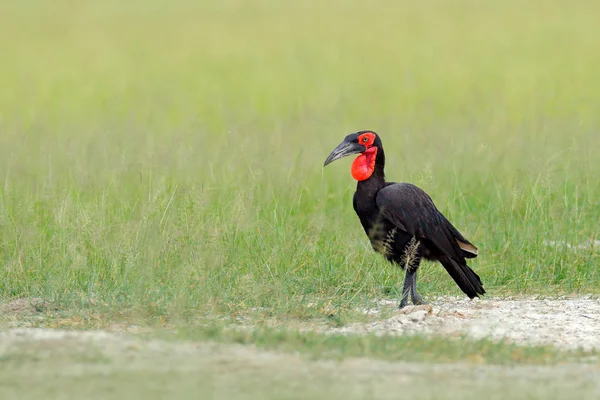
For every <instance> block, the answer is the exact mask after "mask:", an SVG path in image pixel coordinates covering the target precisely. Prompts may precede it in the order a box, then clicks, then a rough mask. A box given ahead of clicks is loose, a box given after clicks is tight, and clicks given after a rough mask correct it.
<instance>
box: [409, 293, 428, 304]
mask: <svg viewBox="0 0 600 400" xmlns="http://www.w3.org/2000/svg"><path fill="white" fill-rule="evenodd" d="M412 303H413V304H414V305H415V306H424V305H427V304H429V303H428V302H426V301H425V300H423V298H422V297H421V296H420V295H419V294H417V293H415V294H414V295H413V296H412Z"/></svg>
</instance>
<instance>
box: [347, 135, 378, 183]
mask: <svg viewBox="0 0 600 400" xmlns="http://www.w3.org/2000/svg"><path fill="white" fill-rule="evenodd" d="M374 141H375V134H374V133H372V132H366V133H363V134H361V135H360V136H359V137H358V143H360V144H362V145H363V146H365V151H363V152H362V153H361V154H360V155H359V156H358V157H356V159H355V160H354V161H353V162H352V170H351V171H352V177H353V178H354V179H356V180H357V181H364V180H366V179H369V178H370V177H371V175H372V174H373V171H375V158H376V157H377V147H374V146H373V142H374Z"/></svg>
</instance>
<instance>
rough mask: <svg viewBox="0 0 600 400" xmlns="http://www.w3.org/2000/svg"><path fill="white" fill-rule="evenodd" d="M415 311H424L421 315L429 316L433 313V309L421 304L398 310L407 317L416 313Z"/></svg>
mask: <svg viewBox="0 0 600 400" xmlns="http://www.w3.org/2000/svg"><path fill="white" fill-rule="evenodd" d="M417 311H424V313H423V315H424V316H427V315H431V313H433V308H432V307H431V306H430V305H429V304H423V305H419V306H406V307H404V308H401V309H400V314H404V315H409V314H412V313H416V312H417Z"/></svg>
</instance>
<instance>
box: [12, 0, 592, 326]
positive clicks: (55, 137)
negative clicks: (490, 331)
mask: <svg viewBox="0 0 600 400" xmlns="http://www.w3.org/2000/svg"><path fill="white" fill-rule="evenodd" d="M598 12H600V6H599V5H598V4H597V3H595V2H592V1H585V0H580V1H570V2H564V1H556V2H547V1H541V0H539V1H538V0H533V1H529V2H526V3H522V2H517V1H507V2H504V1H503V2H500V1H478V2H475V1H467V0H461V1H449V0H433V1H428V2H408V1H405V2H397V3H392V2H385V1H376V2H361V1H358V0H354V1H351V2H342V1H330V2H325V3H321V2H317V1H313V0H309V1H305V2H300V3H293V2H280V1H274V0H263V1H255V2H252V3H251V4H247V3H246V2H242V1H235V0H225V1H205V2H193V1H191V0H188V1H186V0H179V1H173V2H171V1H166V0H152V1H142V0H134V1H129V2H127V4H126V5H125V4H123V3H122V2H117V1H108V2H91V1H83V2H78V3H77V4H74V3H72V2H63V1H57V2H51V3H50V2H44V1H35V2H34V4H31V2H28V3H27V5H24V4H23V3H22V2H17V1H9V2H7V3H6V4H5V5H4V6H3V7H2V12H1V13H0V25H1V26H2V27H3V28H2V29H3V35H1V37H0V54H1V56H2V62H1V63H0V87H1V88H2V90H1V91H0V110H1V112H0V260H1V261H2V265H3V268H2V269H1V270H0V296H1V297H3V298H4V299H10V298H14V297H33V296H39V297H43V298H45V299H48V300H53V301H55V302H58V303H59V304H61V305H62V306H61V307H63V308H65V309H86V308H93V309H103V310H109V311H113V312H116V311H117V310H119V311H122V310H135V313H136V316H138V317H140V318H142V317H143V316H148V317H149V318H151V317H156V316H185V317H188V316H192V317H200V318H204V317H218V316H223V315H225V316H236V315H238V314H244V313H250V312H251V311H252V309H253V308H255V307H264V308H265V309H266V310H268V312H269V313H272V315H275V316H278V317H281V318H288V317H289V318H301V319H304V318H314V317H315V316H316V317H320V316H321V315H322V313H321V311H320V310H322V309H331V308H333V309H336V310H340V312H344V311H347V312H350V311H348V310H351V309H352V308H353V307H354V306H357V305H360V306H362V305H368V304H369V302H371V301H373V300H375V299H379V298H382V297H393V296H398V292H399V285H398V283H399V280H400V279H401V274H400V273H399V271H398V270H396V269H394V268H393V267H391V266H390V265H388V264H387V263H386V262H385V261H383V260H382V259H381V257H380V256H378V255H376V254H374V253H373V252H372V250H371V249H370V247H369V244H368V242H367V240H366V238H365V237H364V232H363V231H362V228H361V227H360V224H359V222H358V219H357V218H356V216H355V215H354V211H353V210H352V206H351V197H352V193H353V190H354V185H355V183H354V182H353V181H352V178H351V177H350V174H349V168H348V165H349V161H340V162H338V163H336V164H333V165H331V166H329V167H327V168H326V169H323V168H322V163H323V161H324V159H325V157H326V156H327V154H328V153H329V151H330V150H331V149H333V147H335V146H336V145H337V144H338V142H339V141H340V140H341V139H342V138H343V137H344V136H345V135H346V134H348V133H351V132H353V131H357V130H360V129H374V130H376V131H377V132H379V133H380V134H381V136H382V139H383V142H384V146H385V149H386V156H387V160H388V164H387V175H388V178H389V179H391V180H396V181H398V180H401V181H410V182H413V183H415V184H418V185H420V186H421V187H423V188H424V189H425V190H426V191H427V192H428V193H429V194H430V195H431V196H432V197H433V199H434V201H435V202H436V203H437V205H438V207H439V208H440V209H441V210H442V211H443V212H444V213H445V214H446V215H447V216H448V217H449V219H450V220H451V221H452V222H453V223H454V224H455V225H456V226H457V227H458V228H459V229H460V230H461V231H462V232H463V233H464V234H465V235H466V236H467V237H468V238H469V239H471V240H472V241H473V242H474V243H475V244H476V245H477V246H478V247H479V249H480V256H479V258H478V259H477V260H475V261H473V262H472V266H473V268H474V269H475V270H476V271H478V273H480V275H481V277H482V280H483V282H484V284H485V287H486V289H487V291H488V293H490V294H491V295H496V294H506V293H509V294H523V293H529V294H538V293H539V294H552V293H581V292H585V293H589V292H593V293H598V292H600V285H599V283H600V272H599V271H600V270H599V268H598V265H599V262H600V253H599V252H598V250H597V249H587V250H578V251H574V250H569V249H567V248H565V247H554V248H553V247H547V246H545V245H544V243H543V242H544V240H556V241H565V242H568V243H573V244H577V243H580V242H583V241H587V240H590V239H591V240H593V239H596V238H598V221H599V220H600V204H599V203H598V198H600V180H598V178H597V177H598V176H600V175H599V174H600V162H598V155H597V154H598V149H599V148H600V134H599V131H598V129H599V127H600V121H599V119H598V115H600V83H599V81H598V79H597V74H598V73H597V71H599V70H600V55H599V53H598V51H597V50H598V48H600V28H598V27H597V24H596V15H597V14H598ZM420 282H421V283H420V287H421V288H422V292H423V294H424V295H425V296H435V295H437V294H457V295H458V294H460V293H459V291H458V289H457V288H456V287H455V285H454V283H453V282H452V281H451V279H450V278H449V277H448V276H447V274H445V273H444V272H443V270H442V268H441V267H440V266H439V265H433V264H432V265H425V267H424V268H423V273H422V274H421V279H420ZM309 304H313V305H315V304H316V306H311V307H309Z"/></svg>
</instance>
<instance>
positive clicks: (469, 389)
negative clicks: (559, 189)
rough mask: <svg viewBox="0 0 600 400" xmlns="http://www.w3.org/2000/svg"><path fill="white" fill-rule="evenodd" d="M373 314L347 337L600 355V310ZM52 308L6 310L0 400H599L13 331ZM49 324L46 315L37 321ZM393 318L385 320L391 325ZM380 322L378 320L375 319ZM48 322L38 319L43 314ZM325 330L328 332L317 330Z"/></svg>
mask: <svg viewBox="0 0 600 400" xmlns="http://www.w3.org/2000/svg"><path fill="white" fill-rule="evenodd" d="M395 306H396V302H395V301H390V300H382V301H381V302H380V303H379V305H378V307H377V308H375V309H371V310H364V312H365V313H369V314H375V315H374V317H376V319H377V321H376V322H370V323H362V324H360V323H355V324H349V325H346V326H344V327H341V328H328V329H326V330H325V331H326V332H331V333H333V332H337V333H344V334H362V333H365V332H375V333H377V334H384V333H389V334H413V333H425V334H444V335H468V336H471V337H474V338H481V337H491V338H493V339H502V338H507V339H510V340H513V341H516V342H518V343H543V344H552V345H555V346H558V347H561V348H575V347H578V346H581V347H583V348H586V349H592V348H596V349H600V300H598V299H594V298H590V297H584V298H582V297H580V298H570V299H553V300H536V299H518V300H517V299H515V300H511V299H485V300H476V301H469V300H464V299H456V298H439V299H436V300H435V301H432V303H431V306H420V307H412V308H407V309H404V310H402V311H395V312H394V313H393V316H392V317H389V311H390V310H392V309H393V308H394V307H395ZM46 307H48V305H47V304H45V303H44V302H43V301H42V300H39V299H37V300H35V299H34V300H33V301H32V300H19V301H16V302H13V303H10V304H8V305H4V306H2V307H0V316H2V317H3V318H4V319H5V320H4V323H3V324H2V326H3V327H4V329H0V398H2V399H6V400H11V399H19V400H22V399H39V398H45V399H70V398H73V399H78V398H86V399H106V398H147V399H167V398H179V399H187V398H189V399H197V398H213V399H251V398H261V399H306V398H314V399H328V400H329V399H344V400H350V399H363V398H373V399H375V398H376V399H396V398H399V394H400V393H401V394H402V396H401V397H406V398H411V399H413V400H420V399H429V400H432V399H445V398H448V394H449V393H452V396H453V398H461V399H480V398H481V397H485V398H487V399H488V400H495V399H498V400H500V399H502V400H504V399H507V398H510V399H571V398H580V399H598V398H600V379H598V377H599V376H600V366H599V365H598V364H597V363H595V362H592V363H590V364H568V365H555V366H526V365H513V366H500V365H476V364H461V363H454V364H423V363H406V362H387V361H382V360H372V359H365V358H355V359H345V360H341V361H336V360H312V359H308V358H305V357H301V356H299V355H297V354H289V353H278V352H272V351H265V350H260V349H256V348H254V347H253V346H241V345H235V344H214V343H191V342H174V341H165V340H143V339H141V338H139V337H137V336H136V335H131V334H127V333H125V332H121V333H118V332H105V331H67V330H55V329H39V328H15V327H14V326H16V325H15V324H14V323H15V322H18V321H19V314H23V313H25V314H28V315H29V317H30V318H31V317H32V315H33V317H35V314H36V313H38V312H39V311H41V310H43V309H44V308H46ZM39 314H41V313H39ZM383 315H386V316H387V317H385V318H384V317H383ZM378 316H381V318H377V317H378ZM40 317H41V315H40ZM320 329H322V330H324V329H325V328H320Z"/></svg>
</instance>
